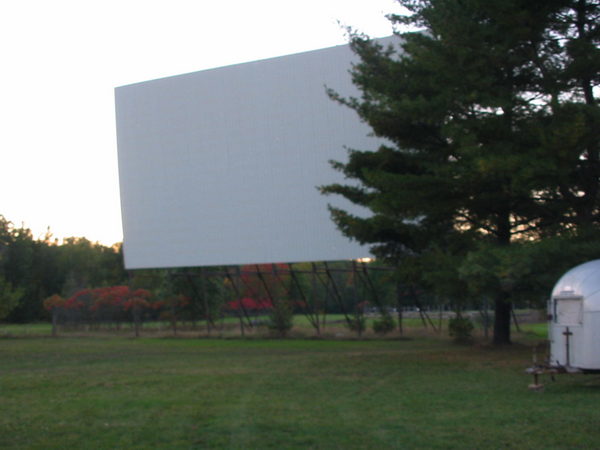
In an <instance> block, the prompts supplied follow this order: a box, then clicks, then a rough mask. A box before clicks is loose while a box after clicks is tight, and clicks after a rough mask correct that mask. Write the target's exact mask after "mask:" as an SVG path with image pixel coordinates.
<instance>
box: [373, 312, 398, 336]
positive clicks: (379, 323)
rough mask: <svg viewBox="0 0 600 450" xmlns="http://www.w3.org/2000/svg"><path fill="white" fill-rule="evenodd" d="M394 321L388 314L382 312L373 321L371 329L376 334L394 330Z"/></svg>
mask: <svg viewBox="0 0 600 450" xmlns="http://www.w3.org/2000/svg"><path fill="white" fill-rule="evenodd" d="M395 327H396V322H394V319H392V316H390V315H389V314H384V315H383V316H382V317H381V318H380V319H377V320H375V321H373V331H374V332H375V333H377V334H387V333H389V332H390V331H394V328H395Z"/></svg>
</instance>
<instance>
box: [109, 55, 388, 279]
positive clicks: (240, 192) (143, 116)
mask: <svg viewBox="0 0 600 450" xmlns="http://www.w3.org/2000/svg"><path fill="white" fill-rule="evenodd" d="M354 58H355V57H354V55H353V54H352V52H351V50H350V48H349V47H348V46H338V47H332V48H327V49H322V50H316V51H311V52H306V53H301V54H296V55H290V56H284V57H279V58H273V59H268V60H263V61H257V62H251V63H244V64H239V65H234V66H228V67H222V68H217V69H211V70H205V71H201V72H195V73H190V74H185V75H179V76H175V77H170V78H164V79H159V80H153V81H148V82H144V83H139V84H134V85H129V86H123V87H119V88H117V89H116V92H115V97H116V113H117V137H118V150H119V175H120V186H121V207H122V214H123V232H124V254H125V265H126V267H127V268H129V269H136V268H150V267H184V266H207V265H221V264H223V265H226V264H249V263H271V262H299V261H328V260H340V259H350V258H359V257H364V256H369V252H368V249H366V248H365V247H361V246H360V245H358V244H357V243H356V242H351V241H350V240H349V239H348V238H346V237H344V236H343V235H342V234H341V233H340V232H339V231H338V230H337V229H336V227H335V225H334V224H333V222H332V221H331V219H330V216H329V211H328V210H327V204H328V203H330V204H333V205H336V206H342V207H343V208H345V209H348V210H350V211H353V212H355V213H358V214H365V211H359V210H358V209H357V207H355V206H354V205H352V204H350V203H349V202H346V201H345V200H343V199H342V198H335V197H324V196H322V195H321V194H320V193H319V192H318V191H317V188H316V187H317V186H320V185H323V184H329V183H333V182H342V181H344V180H343V177H342V175H340V174H339V173H338V172H336V171H334V170H333V169H332V168H331V166H330V165H329V163H328V161H329V160H331V159H335V160H345V159H346V155H347V151H346V149H345V146H350V147H352V148H359V149H375V148H376V147H377V145H378V143H377V142H376V140H375V139H374V138H370V137H368V134H369V128H368V127H367V126H366V125H364V124H363V123H361V122H360V121H359V119H358V117H357V116H356V114H355V113H354V111H352V110H350V109H349V108H346V107H343V106H341V105H339V104H337V103H336V102H334V101H332V100H330V99H329V98H328V96H327V95H326V92H325V86H327V87H331V88H333V89H335V90H336V91H338V92H340V93H341V94H343V95H344V96H348V95H356V94H357V92H356V89H355V88H354V86H353V85H352V83H351V79H350V75H349V73H348V71H349V69H350V64H351V61H353V60H354Z"/></svg>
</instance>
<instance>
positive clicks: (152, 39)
mask: <svg viewBox="0 0 600 450" xmlns="http://www.w3.org/2000/svg"><path fill="white" fill-rule="evenodd" d="M398 11H399V8H398V6H397V5H396V3H395V1H394V0H369V1H358V0H303V1H301V2H296V1H285V0H279V1H276V0H254V1H245V0H231V1H218V0H217V1H211V2H208V1H203V0H168V1H167V0H119V1H116V0H103V1H94V2H92V1H87V0H69V1H67V0H53V1H48V0H32V1H27V0H22V1H9V2H3V3H2V5H1V6H0V41H1V42H2V66H3V68H2V70H1V71H0V80H1V82H0V90H1V102H0V115H1V116H0V117H1V123H2V130H1V133H0V142H1V143H0V149H1V152H2V159H1V164H2V166H1V167H2V176H1V177H0V193H1V197H0V199H1V201H0V214H2V215H4V216H5V217H6V218H7V219H9V220H11V221H13V222H14V223H15V224H16V225H21V223H24V225H25V226H26V227H28V228H31V229H32V231H33V233H34V236H35V237H39V236H41V235H43V234H44V233H45V230H46V228H47V227H50V229H51V232H52V233H53V234H54V236H55V237H56V238H59V239H62V238H63V237H68V236H84V237H86V238H88V239H90V240H92V241H99V242H102V243H104V244H107V245H110V244H112V243H115V242H119V241H121V240H122V236H123V235H122V230H121V215H120V202H119V181H118V169H117V148H116V135H115V122H114V88H115V87H117V86H121V85H125V84H130V83H135V82H139V81H145V80H150V79H154V78H160V77H165V76H170V75H177V74H181V73H186V72H193V71H197V70H202V69H208V68H212V67H219V66H224V65H229V64H235V63H240V62H246V61H253V60H258V59H264V58H269V57H273V56H281V55H286V54H291V53H297V52H302V51H307V50H314V49H318V48H323V47H329V46H333V45H338V44H343V43H345V42H346V39H345V33H344V30H343V29H342V28H341V27H340V25H339V23H341V24H345V25H351V26H353V27H354V28H356V29H358V30H360V31H363V32H366V33H367V34H369V35H371V36H373V37H381V36H386V35H389V34H391V31H392V30H391V27H390V24H389V22H388V21H387V20H386V19H385V18H384V15H385V14H387V13H390V12H398Z"/></svg>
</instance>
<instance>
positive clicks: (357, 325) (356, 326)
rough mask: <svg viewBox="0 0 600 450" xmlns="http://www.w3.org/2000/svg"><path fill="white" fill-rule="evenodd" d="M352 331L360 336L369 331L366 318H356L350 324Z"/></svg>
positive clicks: (351, 319)
mask: <svg viewBox="0 0 600 450" xmlns="http://www.w3.org/2000/svg"><path fill="white" fill-rule="evenodd" d="M348 328H349V329H350V331H356V332H357V333H358V335H359V336H360V335H361V334H362V333H363V332H364V331H365V330H366V329H367V319H366V318H365V316H354V317H352V318H350V321H349V322H348Z"/></svg>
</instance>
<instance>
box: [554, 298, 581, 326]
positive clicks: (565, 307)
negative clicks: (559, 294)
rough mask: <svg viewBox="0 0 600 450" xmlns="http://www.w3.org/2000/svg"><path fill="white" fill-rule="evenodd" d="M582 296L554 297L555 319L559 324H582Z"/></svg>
mask: <svg viewBox="0 0 600 450" xmlns="http://www.w3.org/2000/svg"><path fill="white" fill-rule="evenodd" d="M581 300H582V299H581V298H556V299H554V321H555V322H556V323H557V324H559V325H581V323H582V314H581V313H582V311H581V306H582V303H583V302H582V301H581Z"/></svg>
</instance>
